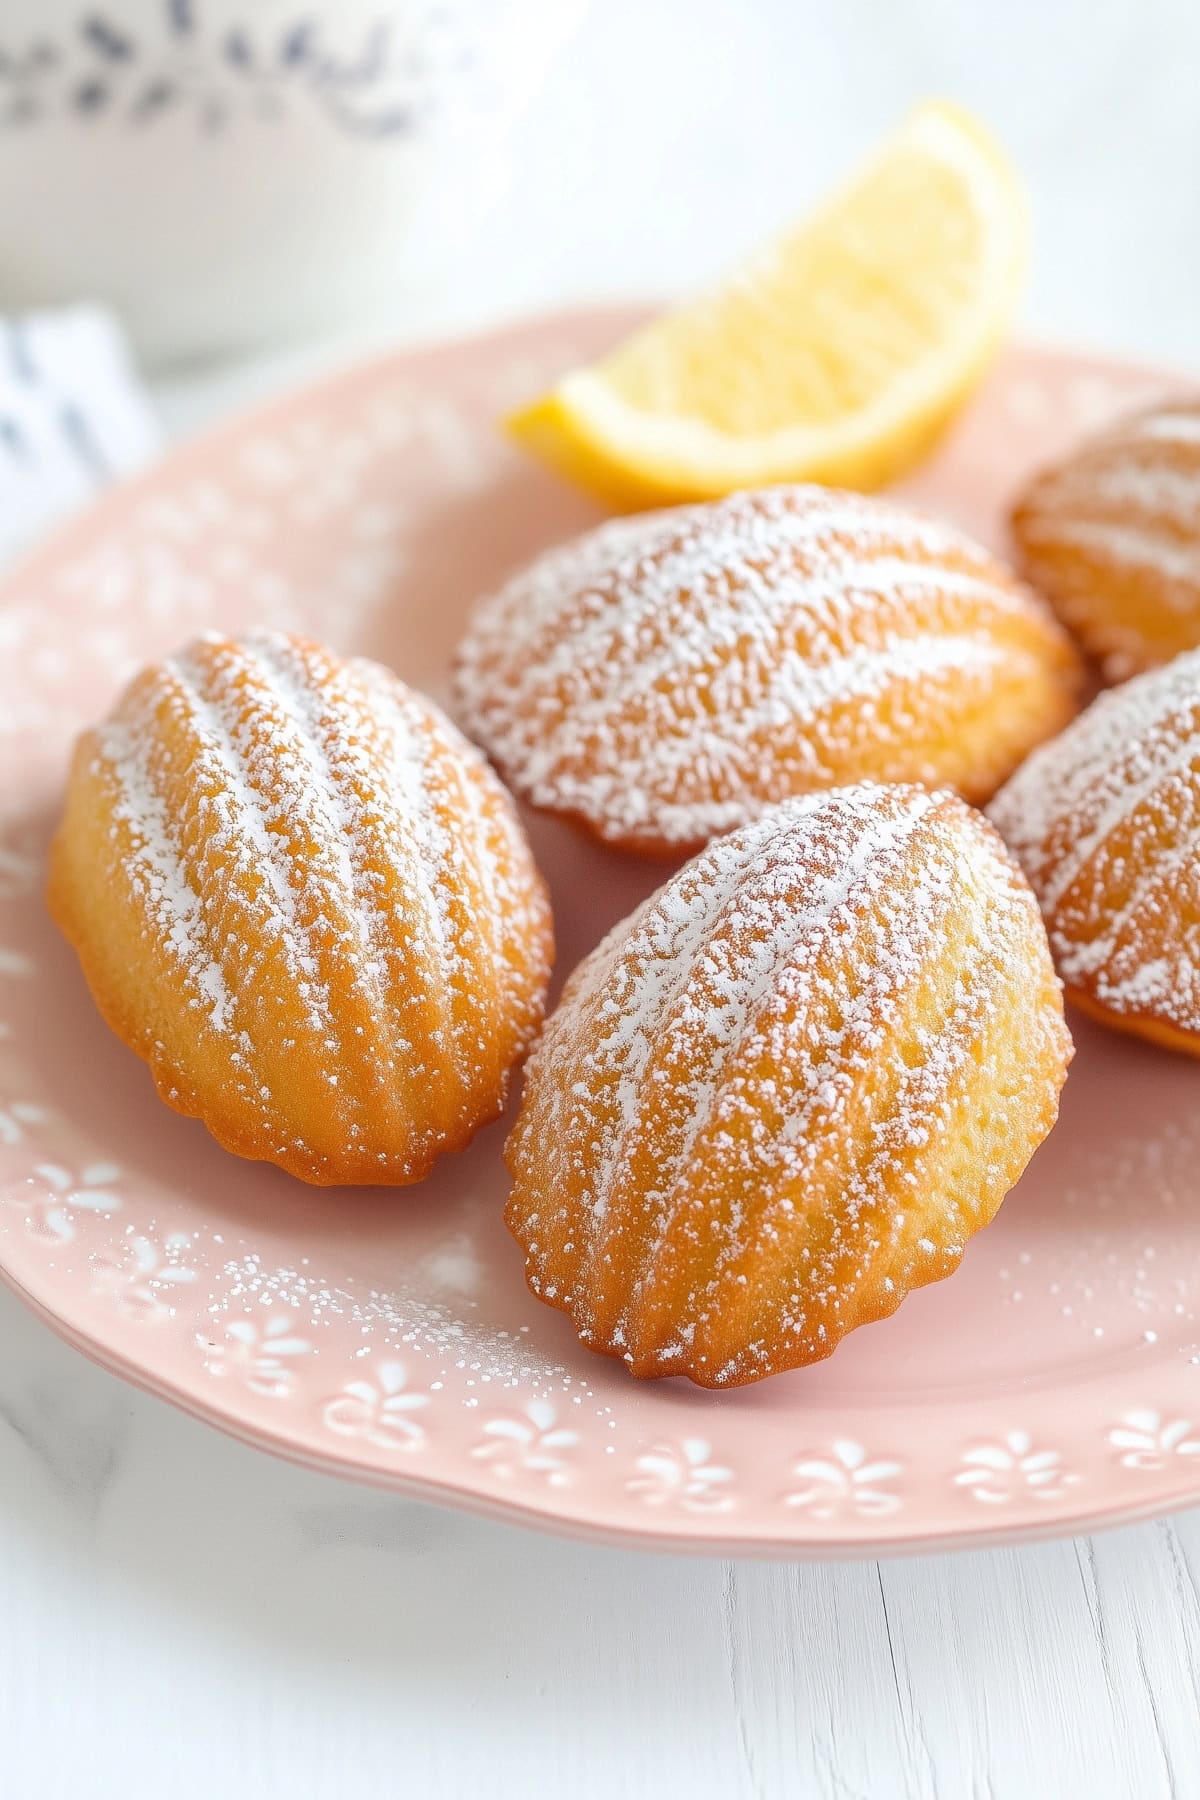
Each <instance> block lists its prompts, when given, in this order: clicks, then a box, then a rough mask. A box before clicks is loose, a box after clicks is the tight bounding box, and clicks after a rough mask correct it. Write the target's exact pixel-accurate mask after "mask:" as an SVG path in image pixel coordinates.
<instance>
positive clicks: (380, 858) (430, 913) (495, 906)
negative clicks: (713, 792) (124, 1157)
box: [55, 632, 549, 1180]
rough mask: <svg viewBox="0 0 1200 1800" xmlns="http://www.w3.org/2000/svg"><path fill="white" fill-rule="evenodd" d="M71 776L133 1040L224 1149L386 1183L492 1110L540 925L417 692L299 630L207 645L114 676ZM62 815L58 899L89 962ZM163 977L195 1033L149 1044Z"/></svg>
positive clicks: (494, 824) (433, 712)
mask: <svg viewBox="0 0 1200 1800" xmlns="http://www.w3.org/2000/svg"><path fill="white" fill-rule="evenodd" d="M75 781H76V790H75V791H76V793H78V792H80V791H81V790H80V789H79V786H78V784H79V783H80V782H83V783H85V784H90V785H88V787H87V794H88V796H89V798H88V799H84V800H79V799H76V801H75V802H74V803H75V804H76V805H79V806H82V807H84V808H85V809H86V808H87V806H88V805H89V804H90V805H91V806H92V807H93V808H104V807H107V808H108V810H109V815H110V817H111V819H112V827H111V833H110V842H111V845H112V855H113V859H114V867H113V869H112V870H111V871H104V878H105V879H108V880H110V881H111V882H113V883H114V884H115V886H116V889H117V891H118V892H120V890H122V889H123V890H124V893H125V894H127V895H128V905H129V907H130V908H131V909H132V911H133V912H134V914H135V916H137V917H139V918H140V922H141V938H142V942H143V944H144V945H145V947H146V952H147V956H148V959H149V961H148V965H147V970H146V971H143V976H144V977H145V975H146V974H147V973H148V977H149V980H148V993H149V995H150V998H149V1000H148V1003H147V1004H146V1017H147V1019H148V1020H151V1021H152V1024H151V1025H148V1027H147V1031H148V1032H152V1033H153V1035H152V1036H148V1037H147V1038H146V1039H145V1040H143V1041H139V1042H138V1043H137V1045H136V1047H137V1048H139V1049H140V1050H141V1051H142V1053H143V1054H144V1055H146V1056H147V1058H148V1060H150V1061H151V1063H152V1065H153V1066H154V1067H155V1072H156V1075H157V1076H158V1079H159V1082H160V1086H163V1087H165V1088H166V1089H167V1091H168V1097H169V1098H171V1099H172V1100H173V1101H175V1102H176V1103H180V1104H183V1105H185V1107H186V1108H187V1110H194V1111H196V1112H198V1113H199V1114H200V1116H202V1117H204V1118H205V1119H206V1120H207V1121H208V1122H209V1123H210V1125H212V1127H213V1129H214V1130H216V1131H217V1134H218V1135H219V1136H222V1141H227V1142H231V1144H232V1147H235V1148H238V1149H241V1150H243V1151H244V1152H247V1153H250V1154H255V1155H267V1156H270V1157H271V1158H272V1159H273V1160H276V1161H280V1162H282V1163H283V1164H284V1166H286V1167H290V1168H292V1169H293V1170H294V1172H297V1173H302V1174H305V1175H307V1176H308V1177H309V1178H310V1179H311V1178H318V1179H334V1178H336V1179H346V1180H362V1179H375V1180H387V1179H389V1178H393V1179H395V1178H400V1179H403V1178H405V1177H406V1176H411V1175H415V1174H418V1173H422V1172H424V1169H425V1168H427V1166H428V1163H429V1161H430V1160H431V1159H432V1156H433V1154H434V1153H436V1150H437V1149H438V1148H440V1147H442V1145H443V1144H445V1145H447V1146H449V1145H451V1144H453V1143H461V1142H462V1141H464V1140H465V1137H466V1136H468V1135H469V1134H470V1130H471V1129H472V1128H473V1127H474V1125H476V1124H478V1123H480V1122H481V1121H482V1120H483V1119H486V1118H488V1117H491V1116H493V1115H494V1113H495V1111H496V1110H497V1109H498V1107H499V1104H500V1101H501V1098H502V1094H503V1078H504V1072H505V1070H506V1068H507V1066H508V1064H509V1063H510V1062H511V1061H512V1059H513V1058H514V1057H515V1056H516V1055H517V1054H519V1053H520V1051H521V1049H522V1048H523V1047H524V1045H525V1043H526V1042H527V1041H528V1039H529V1038H530V1036H531V1035H532V1034H533V1032H534V1031H535V1030H536V1028H537V1025H538V1023H539V1019H540V1009H541V993H542V989H543V985H544V980H545V972H546V961H547V956H548V934H549V914H548V909H547V904H546V900H545V895H544V892H543V889H542V886H541V883H540V880H539V878H538V876H537V873H536V870H535V869H534V867H533V863H532V859H531V858H530V855H529V852H528V848H527V846H526V845H525V842H524V838H523V836H522V833H521V830H520V826H519V823H518V822H517V819H516V815H515V813H514V811H513V809H512V806H511V803H510V802H509V800H508V797H507V795H506V794H505V793H504V791H503V789H502V788H501V787H500V785H499V783H498V782H497V781H496V779H495V777H494V775H493V774H492V773H491V771H490V769H489V768H488V767H487V764H486V763H485V761H484V759H483V758H482V757H481V756H480V755H479V753H478V751H476V750H475V749H474V748H473V747H472V746H470V745H468V744H467V742H466V741H465V739H463V738H462V737H461V736H460V734H459V733H458V732H457V731H456V730H455V728H454V727H453V726H452V725H450V723H449V722H448V721H447V720H445V719H444V718H443V717H442V716H441V715H440V714H439V713H438V712H437V709H436V708H435V707H433V705H432V704H431V703H430V702H428V701H426V700H424V699H423V698H422V697H421V696H418V695H416V694H415V693H413V692H412V691H411V690H409V689H407V688H405V687H404V686H403V684H402V683H400V682H399V681H398V680H397V679H396V678H395V677H394V676H392V675H391V674H390V673H389V672H388V671H386V670H385V669H383V668H381V667H379V666H378V665H376V664H373V663H369V662H366V661H362V660H353V661H349V662H343V661H341V660H340V659H339V658H337V657H336V656H334V655H333V654H332V653H331V652H329V651H326V650H324V649H322V648H321V647H320V646H319V645H317V644H314V643H311V642H309V641H307V640H304V639H299V638H293V637H289V636H286V635H284V634H282V633H274V632H257V633H251V634H249V635H248V636H246V637H244V638H242V639H238V640H234V639H228V638H222V637H220V636H218V635H216V634H210V635H209V636H208V637H205V638H202V639H200V640H198V641H197V642H196V643H195V644H193V645H192V646H190V647H189V648H187V649H185V650H183V651H181V652H180V653H179V654H178V655H176V656H174V657H172V658H170V659H168V660H167V661H165V662H163V663H162V664H159V665H156V666H155V667H154V668H151V669H149V670H147V671H145V672H144V673H143V674H142V675H141V676H140V677H138V678H137V680H135V682H134V683H133V684H132V686H131V687H130V688H129V690H128V691H127V693H126V695H125V696H124V698H123V699H122V701H121V702H120V704H119V705H118V707H117V709H116V711H115V712H114V714H113V716H112V717H111V718H110V720H108V721H107V722H106V723H105V724H103V725H101V726H100V727H98V728H97V729H96V730H95V731H94V732H93V733H91V734H89V736H88V737H87V738H85V739H84V740H83V743H82V747H81V751H80V758H79V761H78V762H77V767H76V777H75ZM70 817H71V816H70V814H69V815H68V825H67V827H66V828H64V831H63V833H61V834H60V840H59V844H58V846H57V849H56V859H57V862H56V883H55V886H56V891H57V892H58V895H59V901H60V907H61V910H63V911H64V912H65V914H66V915H67V919H66V922H67V924H68V929H69V931H70V934H71V935H72V936H73V937H74V938H75V940H76V941H77V942H79V943H80V946H81V954H82V955H83V956H84V959H85V963H86V962H87V960H88V956H89V953H92V954H94V955H95V956H96V957H97V959H98V960H99V962H100V963H101V966H104V964H105V959H106V958H108V957H109V956H110V955H111V952H110V951H109V949H108V948H107V947H105V946H103V945H101V946H93V945H92V943H91V936H92V933H93V932H95V931H100V932H101V934H102V932H103V926H104V919H103V918H100V919H97V918H96V917H95V915H94V909H92V910H91V911H88V910H87V894H88V893H89V892H90V891H91V886H89V884H93V885H94V882H95V880H96V871H95V870H94V869H93V870H88V869H78V868H76V867H75V866H74V864H73V862H72V857H73V855H74V853H75V837H74V835H73V833H72V830H71V828H70ZM81 917H82V919H83V920H85V921H86V924H85V926H84V927H83V928H82V929H81V923H80V921H81ZM180 991H181V992H182V994H183V996H184V1000H183V1004H184V1005H185V1006H186V1007H187V1009H188V1010H189V1011H190V1012H192V1013H194V1014H195V1015H196V1017H195V1022H194V1024H192V1025H189V1026H187V1027H186V1028H184V1027H182V1026H180V1027H179V1028H178V1029H177V1030H176V1031H175V1033H174V1036H173V1037H171V1041H170V1042H166V1041H165V1040H166V1039H167V1037H168V1036H169V1035H170V1034H169V1033H168V1031H167V1030H166V1029H165V1027H164V1024H163V1020H164V1017H168V1018H169V1017H170V1015H171V1013H172V1011H173V1009H175V1008H177V1007H178V1005H179V1000H178V998H177V997H176V996H177V995H178V994H179V992H180ZM138 998H139V999H144V998H146V997H145V996H139V997H138ZM218 1041H219V1043H220V1045H221V1051H220V1057H219V1058H217V1057H215V1056H214V1045H215V1044H216V1043H217V1042H218ZM209 1058H211V1059H213V1060H211V1061H206V1060H205V1059H209ZM222 1060H223V1062H224V1066H225V1067H226V1069H227V1072H228V1073H227V1079H226V1081H225V1082H224V1084H223V1086H222V1089H221V1091H220V1092H217V1093H214V1092H212V1091H211V1090H212V1085H213V1075H212V1069H213V1068H214V1067H217V1066H219V1065H220V1062H221V1061H222ZM206 1084H207V1085H206ZM314 1089H315V1091H316V1092H318V1093H320V1094H321V1095H322V1100H321V1104H320V1107H319V1111H318V1113H317V1114H316V1115H314V1110H313V1105H312V1098H311V1097H312V1095H313V1092H314ZM201 1090H202V1091H201ZM439 1092H440V1093H441V1094H442V1095H443V1096H445V1099H444V1101H443V1099H439V1097H438V1096H439ZM305 1095H308V1096H309V1098H308V1100H307V1101H306V1100H305ZM214 1115H215V1116H214ZM218 1126H220V1129H218Z"/></svg>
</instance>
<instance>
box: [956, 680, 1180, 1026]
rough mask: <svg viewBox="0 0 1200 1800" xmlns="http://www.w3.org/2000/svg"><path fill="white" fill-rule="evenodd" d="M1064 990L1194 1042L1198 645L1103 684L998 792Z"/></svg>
mask: <svg viewBox="0 0 1200 1800" xmlns="http://www.w3.org/2000/svg"><path fill="white" fill-rule="evenodd" d="M991 814H992V818H993V819H994V821H995V823H996V825H997V826H998V828H999V830H1000V832H1001V833H1002V835H1003V836H1004V838H1005V839H1006V841H1007V842H1008V843H1009V845H1010V846H1011V847H1012V849H1013V851H1014V852H1015V854H1016V856H1017V857H1018V859H1019V861H1020V863H1021V865H1022V867H1023V868H1024V870H1025V873H1026V875H1027V876H1028V877H1029V881H1030V883H1031V885H1032V887H1033V890H1034V893H1035V894H1036V895H1037V897H1038V901H1039V903H1040V905H1041V908H1042V912H1043V914H1044V916H1045V920H1046V929H1047V932H1048V934H1049V938H1050V948H1051V950H1052V952H1053V955H1054V959H1055V962H1056V963H1057V965H1058V970H1059V973H1060V975H1061V976H1062V978H1063V981H1064V984H1065V985H1066V988H1067V990H1068V992H1069V993H1070V994H1071V995H1072V997H1073V998H1074V999H1075V1001H1076V1004H1078V1005H1080V1006H1082V1007H1084V1008H1085V1010H1087V1011H1089V1012H1091V1013H1092V1014H1093V1015H1094V1016H1095V1017H1097V1018H1099V1019H1102V1020H1103V1021H1104V1022H1105V1023H1107V1024H1110V1025H1115V1026H1117V1027H1118V1029H1120V1030H1123V1031H1128V1032H1133V1033H1136V1034H1137V1035H1139V1036H1141V1037H1146V1038H1151V1039H1153V1040H1154V1041H1155V1042H1157V1043H1162V1044H1167V1045H1169V1046H1170V1047H1171V1048H1172V1049H1178V1050H1185V1051H1187V1052H1188V1053H1189V1054H1195V1053H1196V1050H1195V1041H1196V1039H1197V1038H1198V1037H1200V953H1198V951H1197V948H1196V946H1197V945H1198V944H1200V650H1193V651H1189V652H1188V653H1187V654H1186V655H1184V656H1179V657H1176V659H1175V660H1174V661H1173V662H1171V663H1169V664H1167V665H1166V667H1164V668H1161V669H1155V670H1151V671H1149V672H1148V673H1146V674H1144V675H1140V676H1137V677H1135V678H1134V679H1133V680H1132V681H1129V682H1126V683H1125V685H1124V686H1122V687H1118V688H1113V689H1112V690H1111V691H1109V692H1108V693H1104V694H1101V695H1100V696H1099V697H1098V698H1097V699H1096V700H1095V701H1093V703H1092V705H1091V706H1090V707H1089V708H1088V709H1087V711H1086V712H1085V713H1082V714H1081V715H1080V717H1079V718H1078V719H1076V720H1075V722H1074V724H1072V725H1071V726H1070V727H1069V728H1068V729H1067V730H1066V731H1065V732H1064V733H1063V734H1062V736H1061V737H1059V738H1056V739H1055V740H1054V741H1053V743H1050V744H1046V745H1044V746H1043V747H1042V748H1041V749H1040V750H1038V751H1035V753H1034V754H1033V756H1031V757H1030V759H1029V761H1028V762H1027V763H1026V764H1025V765H1024V766H1023V767H1022V768H1021V769H1019V770H1018V771H1017V773H1016V774H1015V775H1014V776H1013V778H1012V780H1011V781H1010V782H1008V783H1007V785H1006V786H1005V787H1004V788H1002V789H1001V791H1000V793H999V794H997V796H996V798H995V800H994V801H993V803H992V807H991Z"/></svg>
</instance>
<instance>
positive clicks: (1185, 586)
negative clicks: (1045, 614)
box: [1013, 396, 1200, 681]
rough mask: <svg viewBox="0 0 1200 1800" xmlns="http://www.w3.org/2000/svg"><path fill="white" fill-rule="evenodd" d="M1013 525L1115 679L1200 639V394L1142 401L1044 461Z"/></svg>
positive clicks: (1054, 597) (1043, 579) (1040, 583)
mask: <svg viewBox="0 0 1200 1800" xmlns="http://www.w3.org/2000/svg"><path fill="white" fill-rule="evenodd" d="M1013 533H1014V536H1015V538H1016V542H1017V546H1018V549H1019V551H1020V557H1021V564H1022V568H1023V570H1024V572H1025V574H1026V575H1027V576H1028V578H1029V580H1030V581H1031V582H1032V583H1033V584H1034V586H1035V587H1037V588H1038V589H1039V590H1040V591H1041V592H1042V593H1044V594H1045V595H1046V597H1047V599H1048V600H1049V601H1050V602H1051V604H1052V605H1053V606H1054V608H1055V610H1056V611H1057V612H1058V613H1059V615H1060V616H1061V617H1062V619H1063V620H1064V621H1065V622H1066V623H1067V624H1068V625H1069V626H1070V628H1071V629H1072V631H1074V632H1075V633H1076V635H1077V636H1078V637H1079V638H1080V639H1081V640H1082V642H1083V644H1084V645H1085V647H1086V648H1087V650H1088V651H1089V652H1090V654H1091V655H1092V656H1093V657H1094V658H1095V659H1096V661H1097V662H1098V663H1099V664H1100V665H1101V667H1102V669H1103V671H1104V673H1105V675H1106V676H1107V677H1108V679H1110V680H1113V681H1118V680H1123V679H1124V678H1125V677H1126V676H1128V675H1131V674H1134V673H1136V672H1138V671H1139V670H1144V669H1148V668H1153V667H1155V666H1157V665H1158V664H1160V663H1163V662H1166V661H1168V660H1169V659H1170V658H1171V657H1172V656H1175V655H1177V654H1178V653H1180V652H1181V651H1185V650H1190V649H1192V648H1194V647H1195V646H1196V645H1197V644H1200V398H1197V397H1195V396H1192V397H1180V398H1177V399H1175V400H1172V401H1169V402H1166V403H1160V404H1156V405H1153V406H1149V407H1144V408H1142V409H1140V410H1139V411H1137V412H1134V413H1133V414H1131V415H1129V416H1128V417H1126V418H1123V419H1120V420H1118V421H1117V422H1116V423H1114V424H1112V425H1110V426H1108V427H1107V428H1106V429H1105V430H1103V431H1102V432H1100V433H1098V434H1096V435H1095V436H1093V437H1091V438H1089V439H1087V440H1085V441H1084V442H1083V443H1082V444H1080V445H1079V447H1078V448H1077V449H1076V450H1075V451H1074V452H1073V453H1072V454H1070V455H1069V456H1067V457H1066V458H1064V459H1063V460H1062V461H1061V462H1059V463H1057V464H1056V465H1054V466H1053V467H1051V468H1048V469H1046V470H1043V471H1042V472H1041V473H1040V474H1038V475H1037V476H1035V477H1034V479H1033V480H1032V481H1031V482H1030V483H1029V485H1028V486H1027V488H1026V489H1025V491H1024V492H1023V493H1022V495H1021V496H1020V498H1019V499H1018V501H1017V504H1016V506H1015V507H1014V510H1013Z"/></svg>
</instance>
